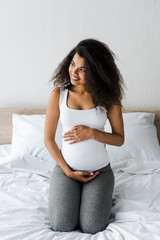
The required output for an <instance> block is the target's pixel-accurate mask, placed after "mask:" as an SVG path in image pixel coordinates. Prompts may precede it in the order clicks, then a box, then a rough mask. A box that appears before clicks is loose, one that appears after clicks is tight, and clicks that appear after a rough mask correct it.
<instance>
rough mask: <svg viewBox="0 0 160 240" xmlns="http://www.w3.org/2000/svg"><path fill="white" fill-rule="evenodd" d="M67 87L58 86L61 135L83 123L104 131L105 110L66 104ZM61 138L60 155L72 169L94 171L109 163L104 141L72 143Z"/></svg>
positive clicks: (92, 140) (90, 140) (91, 140)
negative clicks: (77, 107)
mask: <svg viewBox="0 0 160 240" xmlns="http://www.w3.org/2000/svg"><path fill="white" fill-rule="evenodd" d="M67 96H68V89H63V88H60V103H59V109H60V122H61V124H62V136H63V135H64V133H65V132H67V131H70V130H71V129H72V128H73V127H74V126H76V125H85V126H88V127H91V128H96V129H98V130H100V131H104V125H105V123H106V120H107V114H106V110H105V109H104V108H103V107H96V108H92V109H87V110H78V109H71V108H69V107H68V106H67ZM69 142H70V141H64V138H62V148H61V152H62V155H63V157H64V159H65V161H66V162H67V164H68V165H69V166H70V167H71V168H72V169H73V170H79V171H96V170H98V169H100V168H103V167H105V166H106V165H107V164H108V163H109V159H108V152H107V149H106V147H105V144H104V143H101V142H98V141H96V140H94V139H89V140H85V141H81V142H77V143H73V144H69Z"/></svg>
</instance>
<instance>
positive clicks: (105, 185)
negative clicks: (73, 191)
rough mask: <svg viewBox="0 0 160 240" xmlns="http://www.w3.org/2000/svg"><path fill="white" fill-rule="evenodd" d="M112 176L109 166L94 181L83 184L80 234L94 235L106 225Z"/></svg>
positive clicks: (110, 201)
mask: <svg viewBox="0 0 160 240" xmlns="http://www.w3.org/2000/svg"><path fill="white" fill-rule="evenodd" d="M113 188H114V175H113V172H112V169H111V168H110V165H108V166H107V167H105V168H103V169H102V171H101V170H100V173H99V174H98V175H97V176H96V178H95V179H93V180H91V181H90V182H88V183H85V184H83V186H82V193H81V207H80V219H79V225H80V228H81V230H82V232H87V233H92V234H95V233H97V232H99V231H102V230H104V229H105V228H106V227H107V225H108V220H109V217H110V212H111V207H112V193H113Z"/></svg>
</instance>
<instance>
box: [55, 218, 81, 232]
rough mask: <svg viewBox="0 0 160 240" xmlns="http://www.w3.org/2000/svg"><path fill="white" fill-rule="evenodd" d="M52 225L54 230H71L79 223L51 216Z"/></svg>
mask: <svg viewBox="0 0 160 240" xmlns="http://www.w3.org/2000/svg"><path fill="white" fill-rule="evenodd" d="M50 225H51V228H52V230H54V231H58V232H70V231H73V230H74V229H75V228H76V226H77V224H76V222H74V221H68V220H67V219H65V218H63V217H61V218H54V217H53V216H50Z"/></svg>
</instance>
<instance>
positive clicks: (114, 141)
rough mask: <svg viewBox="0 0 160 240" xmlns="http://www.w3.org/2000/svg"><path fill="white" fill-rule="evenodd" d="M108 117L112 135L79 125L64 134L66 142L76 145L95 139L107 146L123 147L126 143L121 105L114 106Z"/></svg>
mask: <svg viewBox="0 0 160 240" xmlns="http://www.w3.org/2000/svg"><path fill="white" fill-rule="evenodd" d="M107 116H108V119H109V121H110V124H111V128H112V133H107V132H104V131H100V130H98V129H95V128H90V127H87V126H83V125H79V126H75V127H74V128H73V129H72V130H70V131H68V132H66V133H65V134H64V136H63V138H65V140H64V141H71V142H69V144H74V143H77V142H81V141H85V140H88V139H90V138H93V139H95V140H96V141H99V142H102V143H105V144H110V145H115V146H121V145H122V144H123V143H124V127H123V119H122V110H121V107H120V106H119V105H114V106H113V107H112V109H110V110H109V111H108V112H107Z"/></svg>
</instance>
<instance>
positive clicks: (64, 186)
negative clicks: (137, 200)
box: [49, 164, 114, 234]
mask: <svg viewBox="0 0 160 240" xmlns="http://www.w3.org/2000/svg"><path fill="white" fill-rule="evenodd" d="M113 188H114V175H113V172H112V169H111V167H110V164H108V165H107V166H106V167H104V168H101V169H99V174H98V175H97V176H96V177H95V178H94V179H93V180H91V181H89V182H88V183H82V182H79V181H76V180H73V179H71V178H69V177H67V176H66V175H65V174H64V172H63V171H62V169H61V168H60V167H59V166H58V165H56V166H55V167H54V169H53V172H52V176H51V181H50V190H49V219H50V224H51V227H52V229H53V230H54V231H60V232H68V231H73V230H74V229H75V228H76V227H79V228H80V230H81V231H82V232H84V233H91V234H95V233H97V232H99V231H103V230H104V229H106V227H107V225H108V221H109V217H110V212H111V207H112V193H113Z"/></svg>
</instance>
